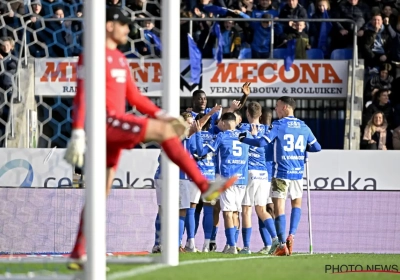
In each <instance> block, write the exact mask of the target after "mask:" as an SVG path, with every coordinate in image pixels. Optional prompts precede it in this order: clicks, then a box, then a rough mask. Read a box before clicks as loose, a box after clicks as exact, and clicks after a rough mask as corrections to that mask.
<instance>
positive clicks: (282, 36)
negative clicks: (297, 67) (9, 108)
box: [0, 0, 400, 149]
mask: <svg viewBox="0 0 400 280" xmlns="http://www.w3.org/2000/svg"><path fill="white" fill-rule="evenodd" d="M165 1H166V0H165ZM160 2H161V0H153V1H150V0H147V1H146V0H106V3H105V4H106V5H107V6H117V7H121V8H123V9H124V11H125V12H126V13H128V14H129V15H130V16H131V17H132V18H134V19H135V21H134V22H133V23H132V24H131V25H130V34H129V37H130V39H131V40H130V42H129V43H128V44H127V45H125V46H121V47H120V48H121V50H122V51H123V52H124V53H126V55H127V57H135V56H145V57H146V58H156V57H160V56H161V45H160V44H162V42H161V43H160V39H159V38H160V37H161V36H160V31H161V22H160V21H158V20H153V19H152V18H153V17H156V18H157V17H161V11H160V7H161V4H160ZM210 5H214V6H218V7H222V8H227V9H228V10H227V13H226V14H224V15H218V14H213V13H212V12H210V9H209V6H210ZM399 10H400V0H338V1H336V0H335V1H332V0H331V1H329V0H182V1H181V11H180V12H181V18H206V19H209V20H207V21H201V22H200V21H194V22H190V21H189V20H181V32H180V37H181V58H188V57H189V51H188V41H187V34H188V33H191V34H192V36H193V38H194V40H195V41H196V42H197V45H198V47H199V48H200V50H201V52H202V56H203V58H213V56H214V54H213V52H214V50H213V48H214V47H215V45H216V40H217V37H216V36H215V34H214V33H213V29H212V25H213V24H220V29H221V33H222V40H223V57H224V58H240V56H241V53H242V51H243V50H250V51H249V52H247V53H248V54H249V55H248V56H247V57H251V58H258V59H266V58H269V57H270V55H271V51H272V50H271V40H273V41H272V42H273V47H274V48H275V49H276V48H286V45H287V42H288V41H289V40H291V39H296V54H295V58H296V59H305V58H307V54H306V50H309V49H321V50H322V51H323V53H324V56H325V57H326V58H329V57H330V54H331V52H332V51H333V50H335V49H343V48H351V47H352V46H353V40H354V37H357V44H358V55H359V58H363V59H364V60H365V92H364V107H365V109H364V112H363V120H362V126H361V128H362V134H363V137H362V145H361V148H365V149H375V148H376V149H391V148H393V147H394V148H395V149H400V147H399V146H400V145H395V144H394V143H395V142H396V141H395V140H393V139H394V138H395V137H398V138H399V142H400V94H399V90H400V17H399V12H398V11H399ZM0 16H1V18H2V21H1V22H2V23H4V24H2V25H1V26H0V37H1V39H0V40H1V42H0V44H1V46H2V47H1V53H0V59H1V60H2V63H1V66H2V70H1V73H0V74H1V75H0V88H1V89H2V91H3V92H7V93H9V92H10V90H9V89H10V85H11V84H12V79H10V75H9V74H15V72H16V70H17V68H16V67H17V64H18V63H17V61H16V60H17V58H18V57H20V54H27V55H29V56H32V57H37V58H40V57H68V56H76V55H78V54H79V53H80V52H81V51H82V43H83V42H82V41H83V40H82V32H83V22H82V21H81V20H80V18H82V17H83V16H84V10H83V0H63V1H62V0H0ZM215 17H228V18H232V21H225V22H219V23H214V22H213V18H215ZM235 18H257V19H259V20H260V21H257V22H254V21H253V22H250V21H236V22H235ZM272 18H274V19H296V20H299V19H300V20H301V19H304V21H288V22H275V23H274V24H272V23H271V19H272ZM310 18H311V19H321V18H330V19H333V22H332V23H328V24H327V23H321V22H308V21H307V19H310ZM50 19H51V20H50ZM335 19H350V20H353V21H354V24H355V25H356V28H357V29H356V30H357V33H356V34H354V24H353V23H350V22H338V21H334V20H335ZM272 29H273V31H274V32H273V36H274V38H271V36H272V32H271V30H272ZM25 32H26V42H27V45H28V50H24V49H23V48H22V46H21V45H20V43H21V42H22V38H23V36H24V33H25ZM322 38H324V39H322ZM14 42H16V43H14ZM132 42H133V44H132ZM25 52H26V53H25ZM6 73H8V74H6ZM9 98H10V97H9V95H7V94H6V95H4V94H3V96H2V97H1V99H2V100H8V99H9ZM0 101H1V100H0ZM3 111H4V110H3ZM0 113H3V112H0ZM396 132H397V133H396ZM397 135H398V136H397ZM382 141H386V142H385V143H382Z"/></svg>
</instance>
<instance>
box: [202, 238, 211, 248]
mask: <svg viewBox="0 0 400 280" xmlns="http://www.w3.org/2000/svg"><path fill="white" fill-rule="evenodd" d="M208 247H210V239H204V245H203V248H208Z"/></svg>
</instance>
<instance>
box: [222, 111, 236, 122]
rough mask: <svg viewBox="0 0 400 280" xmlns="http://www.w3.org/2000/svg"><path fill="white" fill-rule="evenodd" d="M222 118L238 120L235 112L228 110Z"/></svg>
mask: <svg viewBox="0 0 400 280" xmlns="http://www.w3.org/2000/svg"><path fill="white" fill-rule="evenodd" d="M221 120H222V121H228V122H230V121H233V122H236V116H235V114H234V113H231V112H228V113H225V114H223V115H222V117H221Z"/></svg>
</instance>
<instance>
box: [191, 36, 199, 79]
mask: <svg viewBox="0 0 400 280" xmlns="http://www.w3.org/2000/svg"><path fill="white" fill-rule="evenodd" d="M188 43H189V60H190V74H191V81H192V83H193V84H200V77H201V52H200V50H199V48H198V47H197V44H196V43H195V41H194V40H193V37H192V36H191V35H190V34H188Z"/></svg>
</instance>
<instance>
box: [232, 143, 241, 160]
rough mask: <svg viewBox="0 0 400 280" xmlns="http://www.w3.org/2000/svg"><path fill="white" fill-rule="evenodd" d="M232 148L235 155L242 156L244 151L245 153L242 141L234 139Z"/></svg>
mask: <svg viewBox="0 0 400 280" xmlns="http://www.w3.org/2000/svg"><path fill="white" fill-rule="evenodd" d="M232 150H233V153H232V154H233V155H234V156H235V157H240V156H242V153H243V151H242V143H241V142H240V141H233V144H232Z"/></svg>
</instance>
